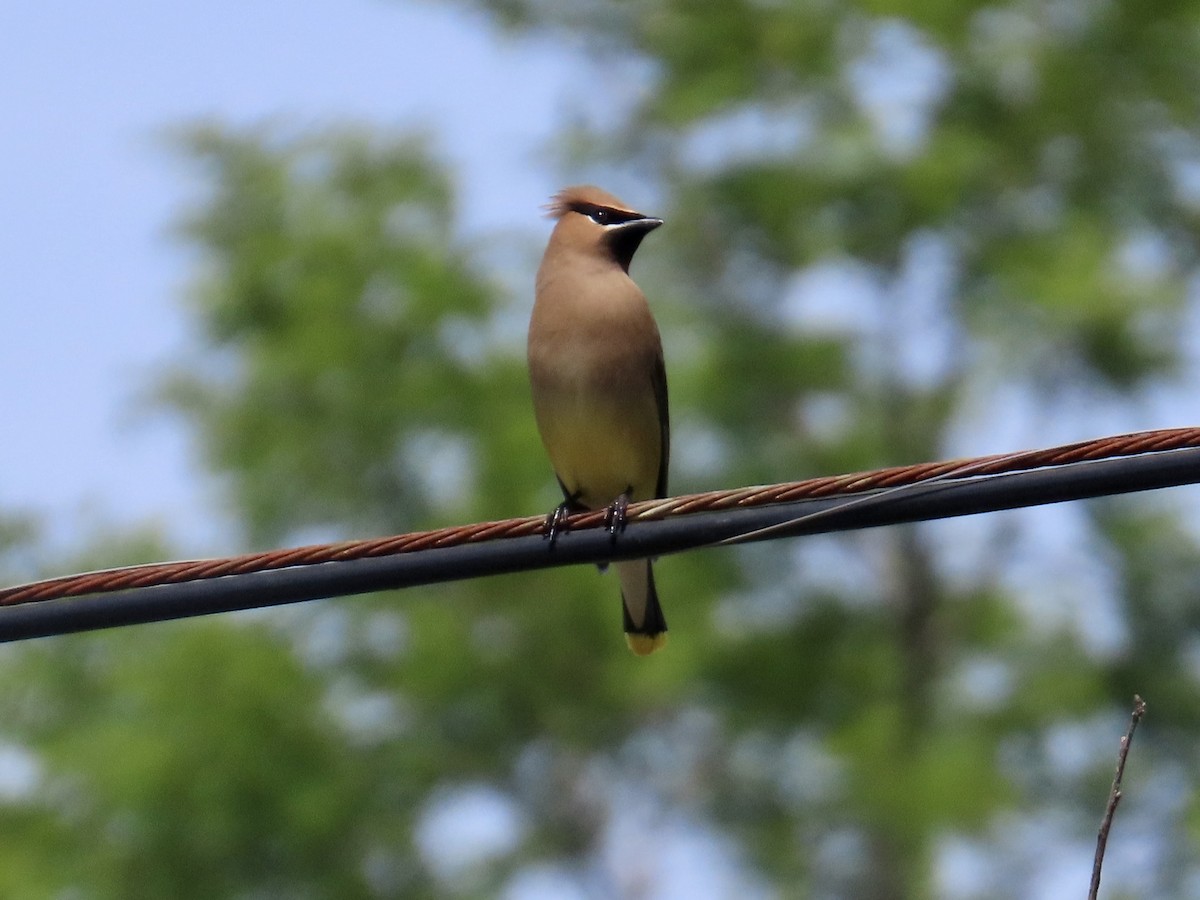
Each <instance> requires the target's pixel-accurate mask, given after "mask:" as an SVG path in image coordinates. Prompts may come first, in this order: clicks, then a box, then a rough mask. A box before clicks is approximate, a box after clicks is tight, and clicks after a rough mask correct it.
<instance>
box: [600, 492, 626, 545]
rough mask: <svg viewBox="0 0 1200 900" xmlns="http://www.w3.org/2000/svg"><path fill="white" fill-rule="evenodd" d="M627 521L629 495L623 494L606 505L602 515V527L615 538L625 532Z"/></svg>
mask: <svg viewBox="0 0 1200 900" xmlns="http://www.w3.org/2000/svg"><path fill="white" fill-rule="evenodd" d="M628 520H629V494H628V493H624V494H622V495H621V496H619V497H618V498H617V499H616V500H614V501H613V502H612V503H610V504H609V505H608V509H607V510H606V511H605V513H604V527H605V528H606V529H608V533H609V534H611V535H612V536H613V537H616V536H617V535H618V534H620V533H621V532H622V531H624V530H625V526H626V525H627V524H628Z"/></svg>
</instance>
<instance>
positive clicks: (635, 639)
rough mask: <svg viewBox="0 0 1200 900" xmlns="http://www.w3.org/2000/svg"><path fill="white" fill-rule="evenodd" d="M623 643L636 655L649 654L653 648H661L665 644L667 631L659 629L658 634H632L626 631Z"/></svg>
mask: <svg viewBox="0 0 1200 900" xmlns="http://www.w3.org/2000/svg"><path fill="white" fill-rule="evenodd" d="M625 643H627V644H628V645H629V649H630V650H632V651H633V652H634V653H635V654H637V655H638V656H649V655H650V654H651V653H653V652H654V651H655V650H661V649H662V648H663V647H665V646H667V633H666V632H665V631H660V632H659V633H658V634H633V633H631V632H628V631H627V632H625Z"/></svg>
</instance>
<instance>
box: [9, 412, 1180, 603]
mask: <svg viewBox="0 0 1200 900" xmlns="http://www.w3.org/2000/svg"><path fill="white" fill-rule="evenodd" d="M1192 448H1200V428H1195V427H1193V428H1167V429H1159V430H1156V431H1142V432H1137V433H1134V434H1123V435H1115V436H1112V437H1105V438H1098V439H1095V440H1090V441H1080V442H1077V443H1074V444H1066V445H1063V446H1059V447H1051V448H1049V449H1045V450H1028V451H1022V452H1018V453H1002V454H994V455H991V456H980V457H974V458H971V459H961V460H949V461H944V462H927V463H918V464H916V465H910V466H894V467H891V468H886V469H876V470H873V471H870V472H855V473H851V474H847V475H828V476H822V477H819V478H808V479H805V480H803V481H791V482H783V483H780V484H772V485H763V486H757V487H746V488H736V489H733V490H722V491H709V492H707V493H703V494H687V495H683V496H679V497H670V498H667V499H664V500H648V501H644V502H640V503H635V504H631V505H630V507H629V521H631V522H632V521H646V520H651V519H664V518H667V517H669V516H677V515H685V514H687V513H694V512H702V511H713V510H723V509H733V508H739V507H750V506H765V505H768V504H771V503H780V502H785V501H791V500H802V499H814V498H817V497H832V496H842V495H854V494H861V493H863V492H865V491H871V490H878V489H881V488H897V487H906V486H911V485H915V484H920V483H923V482H929V481H937V480H949V479H959V478H968V477H976V476H986V475H1000V474H1003V473H1009V472H1016V471H1022V470H1029V469H1040V468H1050V467H1053V466H1061V465H1066V464H1068V463H1079V462H1087V461H1092V460H1099V459H1114V458H1117V457H1122V456H1136V455H1138V454H1143V453H1163V452H1167V451H1171V450H1184V449H1192ZM603 523H604V511H603V510H600V511H593V512H586V513H580V514H577V515H573V516H571V517H570V519H569V520H568V525H569V527H571V528H572V529H582V528H595V527H600V526H602V525H603ZM544 526H545V517H544V516H525V517H521V518H516V519H505V520H502V521H497V522H478V523H474V524H470V525H458V526H453V527H447V528H439V529H435V530H432V531H415V532H410V533H408V534H401V535H394V536H391V537H383V538H371V539H367V540H357V541H342V542H340V543H335V544H314V545H311V546H307V547H295V548H290V549H283V550H270V551H267V552H264V553H250V554H244V555H241V556H232V557H225V558H221V559H199V560H183V561H179V562H167V563H150V564H146V565H139V566H128V567H125V568H120V569H105V570H101V571H97V572H86V573H83V574H79V575H65V576H60V577H57V578H50V579H46V580H44V581H37V582H33V583H30V584H25V585H17V586H15V587H10V588H4V589H0V606H16V605H17V604H21V603H31V602H34V601H42V600H56V599H60V598H64V597H76V596H80V595H83V594H99V593H108V592H111V591H118V590H126V589H129V588H136V587H147V586H150V585H158V584H177V583H180V582H184V581H198V580H201V579H207V578H219V577H221V576H224V575H243V574H246V573H249V572H262V571H267V570H270V569H283V568H288V567H291V566H308V565H316V564H318V563H325V562H334V561H344V560H352V559H366V558H369V557H377V556H390V555H393V554H398V553H410V552H413V551H417V550H428V549H432V548H435V547H453V546H457V545H461V544H472V543H480V542H483V541H490V540H497V539H501V538H510V537H523V536H527V535H533V534H540V533H542V532H543V529H544Z"/></svg>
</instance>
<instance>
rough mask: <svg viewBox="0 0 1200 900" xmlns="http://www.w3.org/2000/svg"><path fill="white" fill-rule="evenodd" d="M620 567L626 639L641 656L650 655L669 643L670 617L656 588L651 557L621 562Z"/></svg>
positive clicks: (630, 647) (618, 571)
mask: <svg viewBox="0 0 1200 900" xmlns="http://www.w3.org/2000/svg"><path fill="white" fill-rule="evenodd" d="M616 570H617V577H618V578H619V579H620V581H621V606H622V612H623V613H624V617H625V641H626V643H628V644H629V649H630V650H632V651H633V652H634V653H636V654H637V655H638V656H649V655H650V654H651V653H653V652H654V651H655V650H658V649H660V648H662V647H663V646H664V645H665V644H666V643H667V619H666V617H665V616H664V615H663V611H662V607H661V606H660V605H659V603H658V591H656V590H655V589H654V570H653V569H652V568H651V567H650V560H648V559H635V560H631V561H629V562H619V563H617V564H616Z"/></svg>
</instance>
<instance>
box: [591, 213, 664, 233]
mask: <svg viewBox="0 0 1200 900" xmlns="http://www.w3.org/2000/svg"><path fill="white" fill-rule="evenodd" d="M662 223H663V220H662V219H656V218H654V217H653V216H644V217H642V218H640V219H630V220H629V221H628V222H618V223H617V224H616V225H609V226H608V228H607V229H605V230H606V231H608V232H609V233H610V234H611V233H612V232H614V231H620V232H634V233H636V234H649V233H650V232H651V231H653V230H654V229H655V228H657V227H658V226H659V225H661V224H662Z"/></svg>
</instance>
